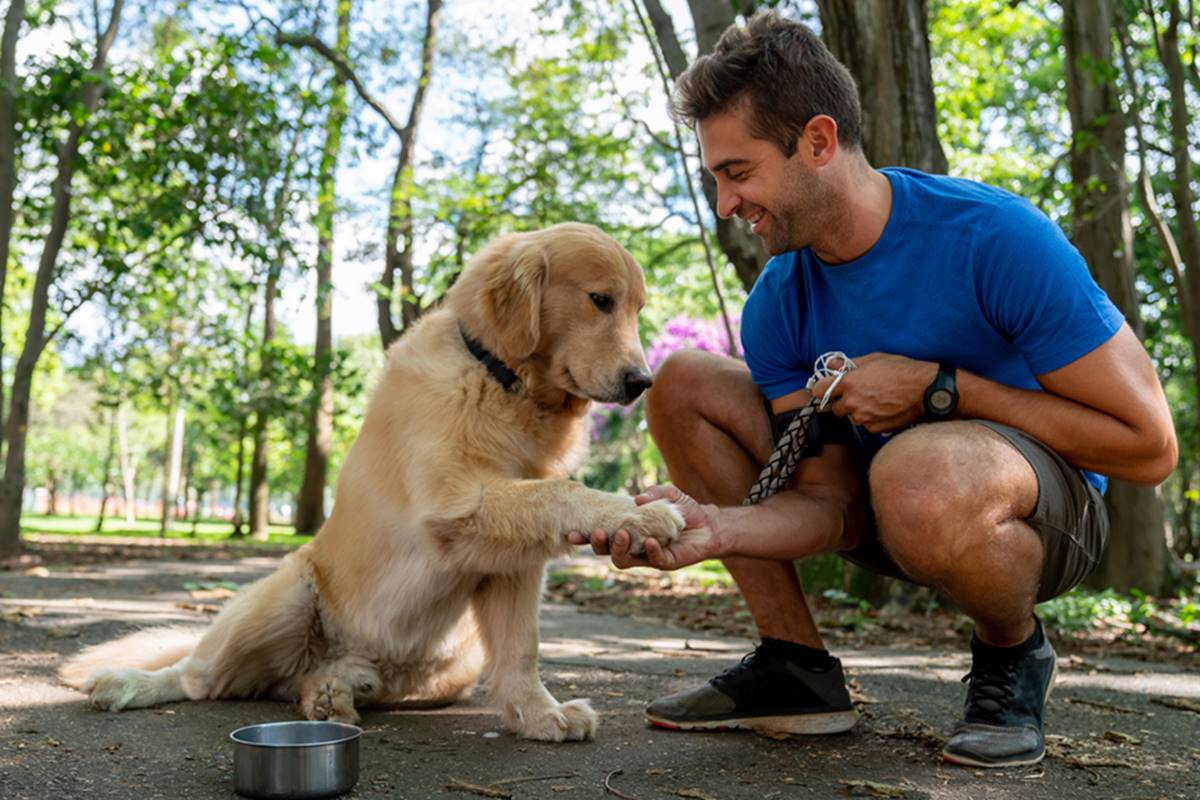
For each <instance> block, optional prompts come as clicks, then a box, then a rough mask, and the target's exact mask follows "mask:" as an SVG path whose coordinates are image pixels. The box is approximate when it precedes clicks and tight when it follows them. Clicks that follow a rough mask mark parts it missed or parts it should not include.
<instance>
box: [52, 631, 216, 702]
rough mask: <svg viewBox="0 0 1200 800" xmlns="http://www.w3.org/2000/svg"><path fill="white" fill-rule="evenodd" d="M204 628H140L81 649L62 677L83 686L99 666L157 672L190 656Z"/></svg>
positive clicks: (72, 683)
mask: <svg viewBox="0 0 1200 800" xmlns="http://www.w3.org/2000/svg"><path fill="white" fill-rule="evenodd" d="M204 631H205V628H196V627H187V626H179V625H175V626H170V627H163V628H147V629H145V630H140V631H136V632H135V633H131V634H129V635H127V636H122V637H121V638H120V639H114V640H113V641H111V642H104V643H102V644H98V645H94V646H92V647H89V648H87V649H86V650H83V651H81V652H80V653H79V654H78V655H76V656H73V657H72V658H70V659H69V660H68V661H67V662H66V663H65V664H63V665H62V666H61V667H60V668H59V670H58V678H59V680H61V681H62V682H63V683H65V684H66V685H68V686H71V687H74V688H76V689H80V688H82V687H83V685H84V684H85V683H87V679H88V677H89V676H90V675H91V674H92V673H93V672H95V671H96V670H98V669H125V668H130V667H132V668H134V669H141V670H146V671H148V672H153V671H154V670H157V669H162V668H163V667H169V666H171V665H172V664H177V663H179V662H180V661H182V660H183V659H185V658H187V656H188V655H189V654H190V653H191V652H192V651H193V650H194V649H195V648H196V643H197V642H199V641H200V637H201V636H203V635H204Z"/></svg>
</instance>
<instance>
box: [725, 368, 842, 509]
mask: <svg viewBox="0 0 1200 800" xmlns="http://www.w3.org/2000/svg"><path fill="white" fill-rule="evenodd" d="M835 361H840V362H841V365H840V366H839V367H838V368H837V369H834V368H833V367H831V366H830V364H831V363H833V362H835ZM854 366H855V364H854V362H853V361H851V360H850V357H849V356H847V355H846V354H845V353H842V352H837V351H835V352H832V353H826V354H825V355H823V356H821V357H820V358H818V359H817V362H816V363H815V364H814V365H813V374H812V377H811V378H809V379H808V383H806V384H805V388H806V389H811V388H812V387H813V384H815V383H816V382H817V381H819V380H822V379H824V378H829V377H832V378H833V383H831V384H829V388H828V389H827V390H826V391H825V395H824V396H823V397H821V398H816V397H814V398H813V399H812V400H810V401H808V404H807V405H805V406H804V408H802V409H800V413H798V414H797V415H796V417H795V418H794V419H793V420H792V421H791V422H790V423H789V424H788V426H787V428H785V429H784V431H783V433H782V434H781V435H780V437H779V441H778V442H776V443H775V449H774V450H772V451H771V457H770V458H768V459H767V464H766V466H764V467H763V469H762V472H760V473H759V474H758V480H756V481H755V482H754V485H753V486H752V487H750V492H749V494H747V495H746V499H745V500H743V501H742V505H744V506H752V505H754V504H755V503H758V502H760V501H762V500H765V499H767V498H768V497H770V496H771V495H773V494H775V493H776V492H778V491H779V490H780V489H782V488H783V487H784V486H785V485H786V484H787V482H788V480H789V479H790V478H791V477H792V474H793V473H794V472H795V471H796V466H797V465H798V464H799V463H800V457H801V456H802V455H803V454H804V451H805V449H806V445H807V444H808V435H809V432H810V431H811V430H812V421H813V417H814V416H815V415H816V414H817V413H818V412H820V411H824V410H825V406H826V405H828V404H829V401H830V399H831V398H832V397H833V390H834V389H836V388H837V386H838V384H839V383H841V382H842V378H844V377H846V373H847V372H849V371H850V370H852V369H854Z"/></svg>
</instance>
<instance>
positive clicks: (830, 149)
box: [797, 114, 838, 167]
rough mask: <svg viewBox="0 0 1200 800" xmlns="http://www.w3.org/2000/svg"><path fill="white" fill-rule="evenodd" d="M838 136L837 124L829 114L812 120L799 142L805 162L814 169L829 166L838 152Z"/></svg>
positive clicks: (819, 115)
mask: <svg viewBox="0 0 1200 800" xmlns="http://www.w3.org/2000/svg"><path fill="white" fill-rule="evenodd" d="M837 134H838V127H837V122H836V121H835V120H834V118H833V117H831V116H829V115H828V114H817V115H816V116H815V117H813V118H812V119H810V120H809V121H808V124H806V125H805V126H804V130H803V131H802V132H801V134H800V139H799V141H798V142H797V144H798V145H799V148H800V153H801V155H802V156H803V157H804V161H805V162H806V163H808V164H809V165H811V166H814V167H823V166H825V165H826V164H828V163H829V161H830V159H832V158H833V157H834V156H835V155H836V154H837V151H838V138H837Z"/></svg>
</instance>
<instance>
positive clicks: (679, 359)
mask: <svg viewBox="0 0 1200 800" xmlns="http://www.w3.org/2000/svg"><path fill="white" fill-rule="evenodd" d="M674 106H675V111H676V113H677V115H678V116H680V117H682V118H683V119H685V120H687V121H688V122H689V123H691V124H693V125H695V126H696V128H697V131H698V135H699V139H700V144H701V148H702V152H703V160H704V166H705V168H706V169H708V170H709V172H711V173H712V174H713V176H714V177H715V178H716V181H717V191H718V196H719V199H718V213H720V214H721V216H723V217H730V216H738V217H741V218H742V219H744V220H746V222H748V223H749V224H750V225H752V226H753V230H754V232H755V233H756V234H757V235H758V236H760V237H761V238H762V240H763V242H764V243H765V244H766V247H767V249H768V250H769V251H770V253H771V254H772V255H773V256H774V258H773V259H772V260H771V261H770V263H768V265H767V267H766V269H765V270H764V272H763V274H762V275H761V276H760V278H759V280H758V282H757V284H756V285H755V287H754V289H753V291H752V292H751V294H750V297H749V299H748V300H747V302H746V306H745V309H744V312H743V317H742V341H743V345H744V350H745V353H746V365H743V364H741V363H740V362H737V361H734V360H732V359H727V358H723V357H721V356H716V355H709V354H705V353H698V352H681V353H678V354H676V355H674V356H673V357H672V358H670V359H669V360H668V361H667V362H666V363H665V364H664V365H663V366H662V367H661V368H660V371H659V374H658V376H657V377H656V379H655V383H654V388H653V389H652V390H651V391H650V394H649V395H648V397H647V417H648V420H649V425H650V432H651V434H652V435H653V436H654V439H655V441H656V442H657V443H658V446H659V448H660V449H661V451H662V453H663V457H664V458H665V460H666V462H667V465H668V467H669V469H670V473H671V477H672V479H673V482H674V483H675V485H676V486H678V487H679V488H678V489H677V488H674V487H654V488H652V489H651V490H649V491H648V492H647V493H646V494H645V495H642V496H640V497H639V498H637V499H638V502H648V501H649V500H651V499H656V498H660V497H666V498H669V499H671V500H673V501H674V502H676V503H677V504H678V505H679V506H680V508H681V509H682V510H683V511H684V515H685V518H686V520H687V523H688V527H687V529H686V530H684V532H683V534H682V536H681V538H680V539H679V540H678V541H676V542H674V543H672V544H671V545H670V546H669V547H662V546H659V545H658V544H657V543H656V542H653V541H650V542H647V543H646V552H645V554H644V555H642V556H632V555H630V554H629V540H628V536H627V535H626V534H625V533H624V532H621V531H618V532H615V533H613V532H604V531H596V532H593V533H592V534H591V536H590V543H591V545H592V547H593V549H594V550H595V551H596V552H599V553H611V555H612V557H613V562H614V563H615V564H616V565H617V566H620V567H626V566H631V565H636V564H645V565H650V566H654V567H658V568H660V569H675V568H677V567H680V566H684V565H686V564H690V563H695V562H697V561H700V560H703V559H706V558H720V559H722V560H723V561H724V563H725V565H726V566H727V568H728V569H729V571H730V573H732V575H733V576H734V578H735V580H736V581H737V585H738V588H739V590H740V591H741V593H742V595H743V596H744V597H745V599H746V603H747V605H748V607H749V609H750V612H751V614H752V615H753V617H754V620H755V622H756V624H757V627H758V631H759V634H760V636H761V638H762V643H761V644H760V645H759V646H758V647H757V648H756V649H755V651H754V652H753V653H752V654H751V655H750V656H748V657H747V658H745V659H743V661H742V663H740V664H738V665H737V666H735V667H733V668H731V669H729V670H726V671H725V672H723V673H722V674H720V675H718V676H716V677H715V678H713V679H712V680H711V681H710V682H709V683H708V684H706V685H704V686H701V687H697V688H694V689H690V690H687V691H684V692H681V693H678V694H675V695H671V696H668V697H663V698H660V699H658V700H655V701H654V702H653V703H652V704H651V705H650V706H649V707H648V708H647V717H648V719H649V721H650V722H651V723H653V724H656V725H661V726H664V727H669V728H680V729H688V730H691V729H717V728H738V727H769V728H772V729H774V730H784V731H790V732H795V733H831V732H837V731H843V730H846V729H848V728H849V727H851V726H852V725H853V724H854V721H855V717H856V715H855V712H854V710H853V708H852V706H851V704H850V699H849V696H848V694H847V692H846V688H845V679H844V676H843V673H842V669H841V664H840V662H839V661H838V660H837V659H836V658H834V657H833V656H831V655H830V654H829V653H828V652H827V651H826V649H825V647H824V645H823V643H822V641H821V636H820V633H819V632H818V630H817V627H816V625H815V623H814V621H813V617H812V614H811V613H810V611H809V609H808V607H807V605H806V603H805V599H804V595H803V593H802V592H801V588H800V585H799V582H798V580H797V577H796V572H795V569H794V567H793V564H792V561H793V560H794V559H797V558H804V557H806V556H811V555H814V554H817V553H825V552H830V551H837V552H840V553H841V554H842V555H843V556H845V557H846V558H847V559H849V560H851V561H854V562H857V563H859V564H862V565H865V566H868V567H869V568H871V569H874V570H877V571H880V572H883V573H886V574H890V575H895V576H898V577H903V578H906V579H908V580H911V581H914V582H918V583H921V584H925V585H929V586H934V587H937V588H938V589H939V590H940V591H942V592H943V593H945V594H946V595H947V596H948V597H949V598H950V599H951V600H952V601H953V602H954V604H955V605H956V606H958V607H959V608H960V609H962V610H963V611H964V612H965V613H966V614H968V615H969V616H970V617H971V618H972V619H973V620H974V623H975V630H974V634H973V636H972V639H971V653H972V666H971V671H970V673H969V675H968V679H969V685H968V689H967V698H966V703H965V707H964V713H963V717H962V720H961V721H960V722H959V723H958V724H957V726H956V727H955V728H954V730H953V732H952V734H951V736H950V738H949V740H948V742H947V744H946V747H945V750H944V757H945V758H946V759H947V760H949V761H952V762H955V763H960V764H969V765H974V766H982V767H992V766H1011V765H1017V764H1032V763H1036V762H1037V761H1039V760H1041V758H1042V757H1043V755H1044V753H1045V744H1044V734H1043V712H1044V707H1045V700H1046V697H1047V695H1048V694H1049V691H1050V687H1051V684H1052V683H1053V679H1054V672H1055V655H1054V650H1053V648H1052V647H1051V646H1050V643H1049V641H1048V640H1047V639H1046V637H1045V634H1044V632H1043V630H1042V626H1041V624H1040V622H1039V621H1038V620H1037V618H1036V617H1035V616H1034V605H1035V604H1036V603H1038V602H1041V601H1044V600H1048V599H1050V598H1052V597H1055V596H1057V595H1059V594H1061V593H1063V592H1066V591H1067V590H1069V589H1070V588H1072V587H1073V586H1075V585H1077V584H1078V583H1079V582H1080V581H1082V580H1083V579H1084V578H1085V577H1086V576H1087V574H1088V573H1089V572H1090V571H1091V570H1092V569H1093V567H1094V566H1095V565H1096V563H1097V562H1098V560H1099V559H1100V556H1101V554H1102V552H1103V548H1104V544H1105V541H1106V538H1107V518H1106V516H1105V511H1104V504H1103V500H1102V492H1103V490H1104V488H1105V485H1106V478H1105V477H1104V476H1111V477H1117V478H1121V479H1123V480H1128V481H1134V482H1138V483H1144V484H1154V483H1158V482H1160V481H1162V480H1163V479H1164V478H1165V477H1166V476H1167V475H1168V474H1169V473H1170V471H1171V469H1172V468H1173V467H1174V464H1175V459H1176V442H1175V435H1174V428H1173V425H1172V421H1171V418H1170V413H1169V411H1168V408H1167V404H1166V400H1165V398H1164V396H1163V392H1162V389H1161V387H1160V386H1159V383H1158V380H1157V377H1156V375H1155V372H1154V369H1153V367H1152V365H1151V363H1150V360H1149V358H1148V357H1147V355H1146V352H1145V350H1144V349H1143V348H1142V345H1141V343H1140V342H1139V341H1138V339H1137V337H1136V336H1135V335H1134V334H1133V333H1132V332H1131V330H1130V329H1129V327H1128V326H1127V325H1125V324H1124V321H1123V319H1122V317H1121V315H1120V313H1119V312H1118V311H1117V309H1116V308H1114V307H1113V305H1112V303H1111V302H1110V301H1109V300H1108V298H1107V297H1106V296H1105V295H1104V294H1103V292H1102V291H1101V290H1100V289H1099V288H1098V287H1097V286H1096V285H1095V283H1094V282H1093V281H1092V279H1091V277H1090V275H1089V274H1088V270H1087V265H1086V264H1085V263H1084V261H1083V259H1082V258H1081V257H1080V255H1079V253H1078V252H1077V251H1076V250H1075V249H1074V248H1073V247H1072V246H1071V245H1070V244H1069V242H1068V241H1067V240H1066V238H1065V237H1064V236H1063V234H1062V232H1061V231H1060V230H1059V229H1058V228H1057V227H1056V226H1054V225H1053V223H1051V222H1050V221H1049V220H1048V219H1047V218H1046V217H1045V216H1044V215H1042V214H1041V213H1040V212H1038V211H1037V210H1036V209H1035V208H1034V207H1033V206H1031V205H1030V204H1029V203H1027V202H1025V201H1023V200H1021V199H1019V198H1017V197H1015V196H1013V195H1010V194H1008V193H1006V192H1002V191H1000V190H997V189H993V188H990V187H986V186H982V185H979V184H976V183H972V182H969V181H963V180H957V179H952V178H946V177H941V176H931V175H925V174H922V173H919V172H915V171H912V170H905V169H885V170H882V171H880V170H875V169H873V168H872V167H871V166H870V164H868V163H867V161H866V159H865V157H864V155H863V152H862V149H861V146H860V131H859V126H860V110H859V105H858V100H857V93H856V91H855V87H854V82H853V79H852V78H851V77H850V74H849V73H848V72H847V70H846V69H845V68H844V67H843V66H842V65H841V64H840V63H838V62H837V61H836V60H835V59H834V58H833V56H832V55H831V54H830V53H829V52H828V50H826V48H825V47H824V45H823V44H822V43H821V41H820V39H819V38H817V37H816V36H815V35H814V34H813V33H812V31H810V30H809V29H808V28H806V27H804V26H803V25H801V24H799V23H795V22H792V21H789V20H786V19H784V18H783V17H781V16H780V15H778V14H777V13H774V12H767V13H764V14H760V15H758V16H755V17H753V18H752V19H750V20H749V21H748V23H747V25H746V27H745V28H744V29H743V28H738V27H736V26H735V27H731V28H730V29H729V30H727V31H726V32H725V34H724V36H723V38H722V39H721V41H720V43H719V44H718V45H717V48H716V50H715V52H714V53H713V54H712V55H710V56H705V57H702V58H700V59H698V60H697V61H696V63H694V64H693V65H692V66H691V68H690V69H689V70H688V71H687V72H686V73H685V74H684V75H683V76H682V77H681V78H680V80H679V82H678V86H677V97H676V98H675V102H674ZM838 350H840V351H844V352H846V353H848V354H849V355H850V356H851V357H852V358H853V360H854V362H855V364H856V369H854V370H852V371H849V372H847V373H846V374H845V376H844V377H843V378H842V379H841V380H840V381H839V382H838V383H837V384H836V386H834V388H833V391H832V393H831V398H832V402H831V408H832V414H833V415H836V416H832V417H829V418H824V417H826V415H822V418H819V419H818V426H817V427H818V428H819V429H820V431H821V440H822V441H821V443H820V445H819V447H818V448H817V449H815V450H814V451H813V452H811V453H810V454H809V457H807V458H805V459H803V460H802V461H801V462H800V466H799V468H798V470H797V472H796V474H795V476H794V477H793V478H792V480H791V481H790V482H789V484H788V486H787V488H786V489H785V490H784V491H781V492H780V493H778V494H776V495H775V496H773V497H770V498H768V499H767V500H765V501H763V502H762V503H761V504H759V505H755V506H740V505H739V503H740V501H741V500H742V498H743V497H744V495H745V493H746V492H747V490H748V489H749V487H750V486H751V485H752V483H753V482H754V480H755V478H756V477H757V475H758V473H759V469H760V466H761V465H762V464H763V463H765V462H766V460H767V458H768V456H769V454H770V453H771V450H772V447H773V443H774V441H775V437H776V436H778V434H779V433H780V431H781V430H782V427H783V426H784V425H786V423H787V419H788V416H789V412H794V411H795V410H796V409H798V408H800V407H802V406H803V405H805V404H806V403H807V402H808V401H809V399H810V398H811V397H812V396H813V395H817V396H823V395H824V394H825V392H826V391H828V390H829V389H830V387H831V386H833V381H832V380H831V379H828V378H826V379H824V380H821V381H819V382H817V383H816V384H815V386H813V387H812V390H811V393H810V392H809V391H807V390H805V388H804V387H805V383H806V381H807V380H808V378H809V376H810V375H811V373H812V369H813V362H814V360H815V359H816V358H817V357H818V356H820V355H821V354H822V353H825V352H827V351H838ZM747 367H748V368H747ZM763 398H765V399H766V401H767V403H766V405H765V409H764V402H763ZM847 421H848V423H852V424H847ZM831 422H833V423H838V422H840V423H841V425H840V427H839V425H838V424H830V423H831ZM918 423H923V424H918ZM681 490H682V491H681ZM684 492H686V494H684ZM610 533H611V534H613V535H612V536H611V537H610V535H609V534H610ZM571 538H572V541H574V542H575V543H577V544H582V543H585V542H588V541H589V539H588V538H585V537H584V536H583V535H582V534H572V536H571Z"/></svg>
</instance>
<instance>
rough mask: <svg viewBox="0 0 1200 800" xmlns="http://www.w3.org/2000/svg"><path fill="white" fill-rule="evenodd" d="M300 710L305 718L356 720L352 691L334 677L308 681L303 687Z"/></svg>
mask: <svg viewBox="0 0 1200 800" xmlns="http://www.w3.org/2000/svg"><path fill="white" fill-rule="evenodd" d="M300 710H301V711H303V712H304V716H305V718H306V719H313V720H331V721H333V722H358V712H357V711H356V710H355V709H354V692H353V691H352V690H351V689H350V687H349V686H347V685H346V683H345V682H343V681H340V680H337V679H336V678H327V679H324V680H314V681H310V682H309V683H308V685H306V686H305V687H304V694H303V697H302V698H301V700H300Z"/></svg>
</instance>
